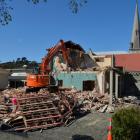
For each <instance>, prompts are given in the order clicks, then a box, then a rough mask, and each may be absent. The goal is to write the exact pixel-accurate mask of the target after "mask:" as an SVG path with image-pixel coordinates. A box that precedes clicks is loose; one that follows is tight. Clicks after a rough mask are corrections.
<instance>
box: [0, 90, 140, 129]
mask: <svg viewBox="0 0 140 140" xmlns="http://www.w3.org/2000/svg"><path fill="white" fill-rule="evenodd" d="M13 97H16V98H17V100H18V110H17V111H16V112H12V109H13V107H14V106H13V104H12V102H11V99H12V98H13ZM132 104H137V105H139V104H140V100H138V98H137V97H135V96H128V97H123V98H118V99H114V102H113V104H112V105H110V104H109V95H108V94H107V93H106V94H99V93H97V92H96V91H83V92H81V91H78V90H76V89H66V88H59V90H58V92H56V93H50V92H49V91H48V90H47V89H41V90H39V91H38V92H29V93H26V92H25V89H24V88H21V89H7V90H4V91H3V92H1V93H0V128H1V129H2V130H4V129H8V130H14V131H30V130H36V129H44V128H50V127H55V126H62V125H67V124H69V123H70V122H71V121H72V120H73V119H75V118H76V117H77V116H78V115H79V116H80V114H81V113H82V114H83V113H87V112H91V111H92V112H93V111H95V112H96V111H98V112H101V113H104V112H108V113H113V112H114V110H115V109H117V108H121V107H123V106H128V105H132Z"/></svg>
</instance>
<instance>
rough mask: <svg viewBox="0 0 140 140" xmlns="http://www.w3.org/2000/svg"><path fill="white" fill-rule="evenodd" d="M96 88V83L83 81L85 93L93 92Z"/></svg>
mask: <svg viewBox="0 0 140 140" xmlns="http://www.w3.org/2000/svg"><path fill="white" fill-rule="evenodd" d="M94 87H95V81H91V80H87V81H83V91H87V90H88V91H92V90H93V89H94Z"/></svg>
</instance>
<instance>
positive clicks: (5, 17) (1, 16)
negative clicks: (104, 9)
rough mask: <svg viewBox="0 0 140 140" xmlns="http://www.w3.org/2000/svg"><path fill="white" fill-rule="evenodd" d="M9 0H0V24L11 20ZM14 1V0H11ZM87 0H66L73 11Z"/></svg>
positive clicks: (35, 0) (34, 2)
mask: <svg viewBox="0 0 140 140" xmlns="http://www.w3.org/2000/svg"><path fill="white" fill-rule="evenodd" d="M9 1H12V0H0V24H1V25H7V24H8V23H9V22H10V21H12V15H11V13H10V11H11V10H13V8H12V7H11V6H9V3H8V2H9ZM13 1H14V0H13ZM26 1H28V2H32V3H33V4H38V3H40V2H41V1H42V2H47V1H48V0H26ZM87 1H88V0H68V3H69V8H70V9H71V11H72V12H73V13H77V12H78V10H79V8H80V7H82V6H83V5H84V4H86V3H87Z"/></svg>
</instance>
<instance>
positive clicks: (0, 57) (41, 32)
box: [0, 0, 140, 62]
mask: <svg viewBox="0 0 140 140" xmlns="http://www.w3.org/2000/svg"><path fill="white" fill-rule="evenodd" d="M68 1H69V0H48V2H47V3H43V2H41V3H40V4H37V5H33V4H31V3H29V2H27V0H13V1H12V2H10V3H9V4H10V5H11V6H12V7H13V10H12V11H11V14H12V18H13V20H12V22H10V23H9V24H8V25H6V26H0V61H1V62H6V61H12V60H16V59H17V58H18V57H20V58H21V57H27V59H29V60H35V61H37V62H40V61H41V59H42V57H43V56H44V55H45V54H46V49H47V48H50V47H52V46H53V45H55V44H56V43H57V42H58V41H59V40H60V39H63V40H64V41H68V40H71V41H73V42H75V43H78V44H80V45H81V46H82V47H83V48H84V49H85V50H86V51H88V50H89V49H90V48H91V49H92V50H93V52H104V51H128V49H129V44H130V41H131V33H132V27H133V19H134V12H135V4H136V1H135V0H88V3H87V4H86V5H84V6H83V7H81V8H80V9H79V12H78V13H77V14H73V13H72V12H71V10H70V9H69V6H68ZM139 4H140V2H139Z"/></svg>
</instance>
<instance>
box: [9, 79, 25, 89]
mask: <svg viewBox="0 0 140 140" xmlns="http://www.w3.org/2000/svg"><path fill="white" fill-rule="evenodd" d="M9 86H10V87H11V88H18V87H24V86H25V84H24V82H23V81H10V82H9Z"/></svg>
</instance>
